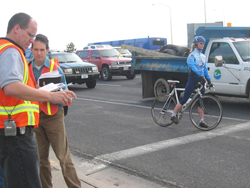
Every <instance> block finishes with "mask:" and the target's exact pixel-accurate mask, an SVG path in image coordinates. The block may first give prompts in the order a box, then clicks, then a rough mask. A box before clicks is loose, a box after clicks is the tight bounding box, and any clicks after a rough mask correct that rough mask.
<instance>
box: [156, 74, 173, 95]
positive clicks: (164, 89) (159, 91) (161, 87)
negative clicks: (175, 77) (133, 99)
mask: <svg viewBox="0 0 250 188" xmlns="http://www.w3.org/2000/svg"><path fill="white" fill-rule="evenodd" d="M169 93H170V88H169V85H168V82H167V81H166V80H165V79H164V78H159V79H158V80H156V82H155V84H154V94H155V97H158V96H159V95H164V94H169Z"/></svg>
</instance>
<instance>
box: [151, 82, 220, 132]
mask: <svg viewBox="0 0 250 188" xmlns="http://www.w3.org/2000/svg"><path fill="white" fill-rule="evenodd" d="M168 83H169V84H170V86H171V87H173V90H172V91H171V92H170V93H169V94H168V95H159V96H158V97H156V98H155V100H154V102H153V105H152V108H151V114H152V117H153V119H154V121H155V122H156V123H157V124H158V125H160V126H161V127H167V126H170V125H172V124H173V121H171V115H172V113H173V110H174V108H175V106H176V104H177V103H179V98H178V92H182V91H184V90H185V88H177V87H176V84H177V83H179V81H178V80H168ZM203 87H204V86H203V85H202V84H201V83H198V84H197V87H196V89H195V90H194V92H193V93H192V95H191V97H190V98H189V99H188V100H187V102H186V103H185V104H184V105H183V106H182V108H181V110H180V111H179V112H178V113H177V117H178V119H179V120H180V119H181V118H182V116H183V114H184V111H185V110H187V109H188V107H190V108H189V117H190V120H191V122H192V123H193V125H194V126H195V127H196V128H197V129H199V130H203V131H209V130H212V129H214V128H216V127H217V126H218V125H219V124H220V122H221V120H222V114H223V108H222V105H221V103H220V101H219V100H218V99H217V98H216V97H214V96H212V95H207V93H208V92H209V90H208V92H207V91H206V94H205V95H202V93H201V89H202V88H203ZM208 89H211V88H208ZM203 114H204V115H203ZM202 116H203V119H204V122H205V123H206V124H207V125H208V127H207V128H203V127H200V126H199V124H200V118H201V117H202Z"/></svg>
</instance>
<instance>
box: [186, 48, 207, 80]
mask: <svg viewBox="0 0 250 188" xmlns="http://www.w3.org/2000/svg"><path fill="white" fill-rule="evenodd" d="M187 64H188V66H189V70H190V69H191V70H192V71H194V72H195V73H196V74H197V75H198V76H202V77H204V76H205V77H206V79H207V80H211V78H210V76H209V74H208V69H207V62H206V56H205V55H204V54H203V53H201V50H198V49H197V48H195V49H194V51H193V52H191V53H190V54H189V56H188V58H187Z"/></svg>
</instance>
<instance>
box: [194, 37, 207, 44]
mask: <svg viewBox="0 0 250 188" xmlns="http://www.w3.org/2000/svg"><path fill="white" fill-rule="evenodd" d="M196 42H206V40H205V38H204V37H203V36H196V37H194V41H193V43H196Z"/></svg>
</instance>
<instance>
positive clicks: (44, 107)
mask: <svg viewBox="0 0 250 188" xmlns="http://www.w3.org/2000/svg"><path fill="white" fill-rule="evenodd" d="M58 64H59V62H58V60H57V59H51V60H50V66H49V67H50V68H48V67H46V66H45V67H44V68H43V71H42V73H41V74H44V73H46V72H52V71H55V70H57V65H58ZM29 70H30V74H31V77H32V80H33V82H34V84H36V79H35V77H34V73H33V68H32V64H31V63H30V65H29ZM40 110H41V111H43V112H44V113H45V114H47V115H54V114H55V113H56V112H57V110H58V104H52V103H50V102H43V103H41V104H40Z"/></svg>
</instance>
